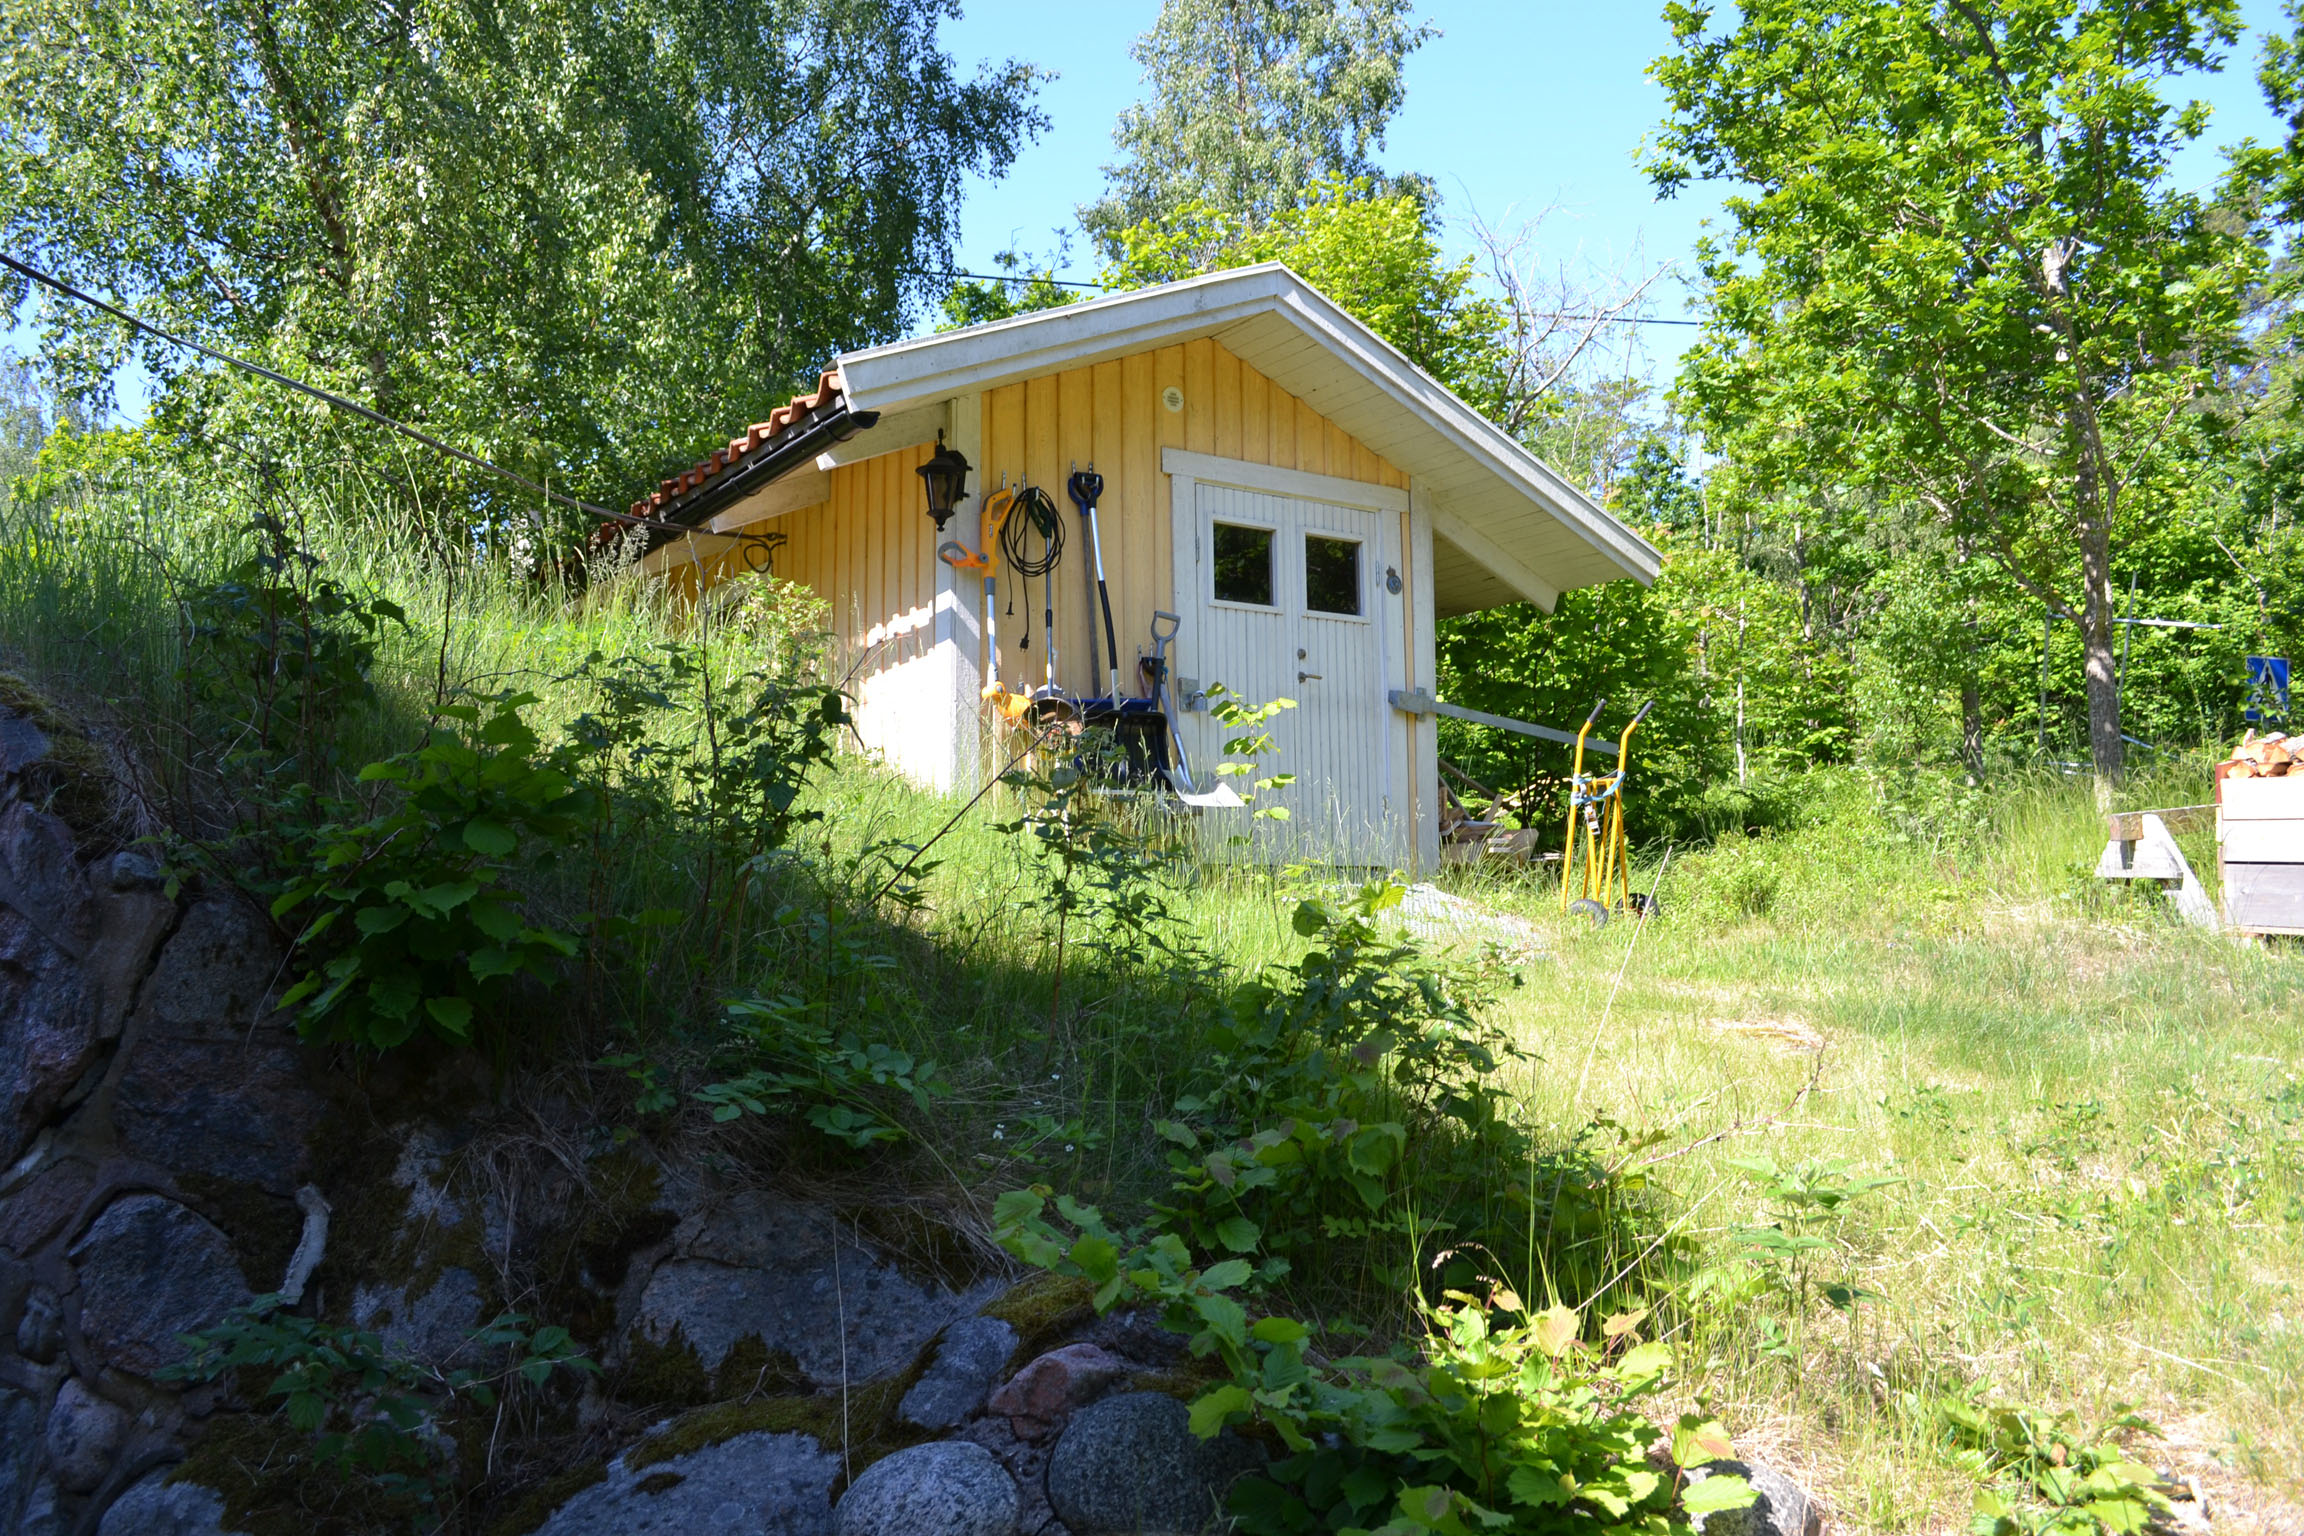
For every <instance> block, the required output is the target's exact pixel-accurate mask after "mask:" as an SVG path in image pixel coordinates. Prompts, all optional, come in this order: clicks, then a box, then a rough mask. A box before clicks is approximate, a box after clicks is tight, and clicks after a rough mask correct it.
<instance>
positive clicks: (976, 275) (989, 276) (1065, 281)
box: [911, 267, 1704, 325]
mask: <svg viewBox="0 0 2304 1536" xmlns="http://www.w3.org/2000/svg"><path fill="white" fill-rule="evenodd" d="M911 271H912V275H913V276H914V277H941V278H947V279H954V280H959V279H965V280H966V281H968V282H972V283H1023V284H1025V285H1027V286H1029V285H1030V284H1033V283H1046V284H1048V285H1049V286H1051V287H1055V288H1089V289H1093V290H1095V291H1096V292H1098V293H1124V292H1126V291H1127V290H1126V289H1122V288H1115V287H1114V286H1113V285H1112V284H1110V283H1092V282H1089V281H1087V280H1086V279H1084V278H1077V277H1056V276H1053V275H1051V274H1049V273H1046V272H1021V273H1019V272H961V271H956V270H939V269H934V268H929V267H914V268H912V269H911ZM1548 318H1551V319H1554V320H1572V321H1575V322H1577V323H1578V324H1582V323H1584V322H1587V321H1592V322H1597V323H1599V324H1602V325H1702V324H1703V323H1704V322H1703V321H1701V320H1672V319H1663V318H1657V317H1651V316H1648V315H1553V316H1550V317H1548Z"/></svg>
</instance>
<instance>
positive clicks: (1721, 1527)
mask: <svg viewBox="0 0 2304 1536" xmlns="http://www.w3.org/2000/svg"><path fill="white" fill-rule="evenodd" d="M1714 1472H1731V1473H1734V1474H1735V1475H1736V1476H1738V1477H1741V1478H1743V1479H1744V1480H1745V1481H1746V1482H1748V1483H1750V1484H1751V1485H1752V1491H1753V1492H1754V1493H1757V1494H1758V1495H1760V1497H1759V1498H1758V1499H1756V1500H1754V1501H1753V1502H1752V1503H1750V1504H1747V1505H1746V1506H1744V1508H1742V1509H1718V1510H1714V1511H1713V1512H1712V1513H1710V1514H1708V1515H1696V1516H1694V1517H1692V1519H1691V1521H1690V1523H1691V1524H1693V1525H1694V1526H1695V1527H1696V1529H1697V1530H1698V1531H1699V1532H1701V1533H1702V1536H1818V1533H1819V1532H1820V1531H1821V1530H1822V1529H1823V1524H1824V1520H1823V1516H1822V1514H1821V1513H1820V1512H1819V1511H1818V1510H1817V1508H1816V1506H1815V1505H1814V1504H1813V1503H1811V1502H1810V1501H1809V1498H1808V1495H1807V1494H1805V1493H1803V1492H1802V1491H1801V1490H1800V1487H1799V1485H1798V1484H1796V1483H1794V1482H1793V1481H1792V1480H1791V1479H1790V1478H1788V1477H1786V1476H1785V1475H1784V1474H1783V1473H1781V1472H1777V1471H1774V1470H1772V1469H1770V1468H1768V1467H1760V1466H1753V1465H1751V1464H1750V1463H1748V1462H1742V1461H1715V1462H1712V1463H1710V1464H1708V1465H1706V1466H1701V1467H1691V1468H1690V1469H1689V1471H1688V1476H1689V1479H1690V1480H1691V1481H1693V1482H1701V1481H1702V1480H1703V1479H1704V1478H1705V1477H1706V1476H1707V1475H1709V1474H1711V1473H1714Z"/></svg>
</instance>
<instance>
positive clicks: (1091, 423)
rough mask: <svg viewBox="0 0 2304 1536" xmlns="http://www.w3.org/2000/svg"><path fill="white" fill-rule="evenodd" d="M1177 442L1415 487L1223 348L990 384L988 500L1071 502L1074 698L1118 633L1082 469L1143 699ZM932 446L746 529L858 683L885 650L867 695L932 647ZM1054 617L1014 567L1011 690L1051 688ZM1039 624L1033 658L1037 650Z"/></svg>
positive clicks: (1167, 546) (969, 593)
mask: <svg viewBox="0 0 2304 1536" xmlns="http://www.w3.org/2000/svg"><path fill="white" fill-rule="evenodd" d="M1171 388H1173V389H1176V390H1179V391H1181V393H1182V396H1183V405H1182V409H1181V410H1178V411H1171V410H1169V409H1168V407H1167V403H1166V401H1165V400H1164V398H1163V396H1164V395H1165V393H1166V391H1168V390H1169V389H1171ZM1168 447H1177V448H1185V449H1189V450H1191V451H1193V452H1196V453H1208V454H1215V455H1218V456H1220V457H1223V458H1228V459H1244V460H1246V461H1248V462H1249V463H1253V464H1270V465H1274V466H1276V467H1278V468H1281V469H1299V470H1307V471H1310V472H1312V473H1314V474H1323V475H1335V476H1337V477H1339V478H1342V479H1349V480H1360V481H1365V482H1368V483H1370V484H1375V485H1384V486H1392V487H1395V488H1399V489H1406V488H1407V485H1408V477H1407V476H1406V475H1404V474H1402V473H1401V472H1400V470H1398V469H1397V468H1395V467H1394V466H1393V465H1392V464H1390V463H1388V462H1387V461H1386V460H1385V459H1384V458H1383V457H1381V456H1380V455H1378V454H1377V453H1375V452H1373V451H1372V450H1370V449H1369V448H1368V446H1367V445H1366V444H1364V443H1362V442H1360V441H1359V440H1358V439H1356V438H1354V437H1353V436H1352V435H1351V434H1349V433H1347V432H1346V431H1344V430H1343V429H1342V428H1341V427H1338V426H1337V425H1336V424H1335V423H1333V422H1331V421H1329V420H1328V419H1327V418H1326V417H1324V416H1322V415H1321V414H1320V413H1319V412H1318V411H1316V410H1314V409H1313V408H1312V407H1311V406H1309V405H1307V404H1306V403H1305V402H1303V401H1302V400H1299V399H1298V398H1296V397H1295V396H1294V395H1291V394H1289V393H1288V392H1287V391H1286V390H1284V389H1282V388H1280V387H1279V386H1278V385H1276V384H1274V383H1273V382H1272V381H1271V380H1269V379H1267V378H1265V377H1264V375H1263V374H1261V373H1259V372H1257V371H1256V370H1255V369H1254V368H1252V367H1250V366H1249V365H1248V364H1247V363H1244V362H1242V361H1241V360H1240V359H1239V358H1238V357H1236V356H1234V355H1233V354H1232V353H1231V352H1230V351H1228V350H1227V349H1226V348H1225V347H1223V346H1222V345H1221V344H1219V343H1217V342H1215V341H1210V340H1201V341H1194V342H1188V343H1186V344H1184V345H1182V346H1174V347H1161V348H1159V349H1157V350H1155V351H1150V352H1140V353H1137V354H1135V355H1134V356H1130V357H1124V358H1121V359H1119V360H1118V361H1116V362H1107V363H1098V364H1095V365H1093V366H1091V367H1086V368H1073V369H1068V370H1066V371H1064V372H1062V373H1057V374H1051V375H1046V376H1043V377H1041V378H1036V379H1030V380H1027V381H1025V382H1024V383H1021V384H1010V385H1006V386H1004V387H1002V388H999V389H993V390H987V391H986V392H985V393H984V396H983V462H982V463H980V464H978V465H977V466H976V473H975V475H974V476H973V477H972V487H973V488H978V489H981V490H983V491H985V492H990V491H993V490H996V489H998V488H999V486H1000V485H1001V483H1002V481H1003V479H1005V480H1006V482H1007V483H1008V484H1009V485H1011V486H1013V485H1014V484H1015V483H1016V482H1017V481H1018V480H1019V479H1020V478H1029V479H1030V480H1031V481H1032V482H1033V483H1035V484H1037V485H1040V486H1043V487H1045V488H1046V490H1047V491H1048V494H1049V495H1050V496H1051V497H1052V498H1053V499H1054V500H1055V502H1056V506H1057V508H1058V511H1059V512H1060V513H1061V515H1062V517H1063V519H1064V528H1065V536H1066V548H1065V554H1064V563H1063V564H1062V565H1061V566H1059V567H1058V568H1057V570H1056V573H1055V605H1056V631H1057V633H1056V639H1057V648H1058V654H1059V657H1060V660H1061V665H1060V667H1059V669H1058V673H1057V681H1058V682H1059V683H1061V684H1062V685H1063V686H1064V687H1066V688H1069V689H1072V690H1073V691H1075V692H1079V693H1101V692H1102V691H1103V689H1104V679H1103V678H1102V677H1101V676H1093V677H1092V676H1091V675H1090V673H1089V668H1088V636H1089V628H1088V626H1089V624H1090V623H1091V622H1094V623H1095V624H1096V625H1097V630H1096V643H1097V645H1098V647H1099V648H1101V646H1102V645H1103V630H1102V622H1103V621H1102V618H1101V616H1100V615H1099V614H1097V613H1096V611H1095V610H1094V609H1093V607H1092V605H1091V603H1090V601H1089V598H1088V591H1089V588H1088V583H1087V580H1086V575H1085V571H1086V568H1087V566H1088V563H1089V562H1090V561H1092V559H1093V556H1092V554H1091V552H1090V551H1089V548H1088V542H1087V537H1086V532H1085V530H1084V529H1083V528H1082V526H1081V523H1080V518H1079V515H1078V513H1077V511H1076V510H1075V509H1074V507H1073V505H1072V501H1071V498H1070V497H1069V496H1067V495H1066V494H1065V489H1064V486H1065V481H1066V480H1067V479H1068V478H1069V476H1070V473H1071V471H1072V469H1073V468H1074V466H1078V467H1080V468H1083V469H1084V468H1086V467H1087V466H1088V465H1090V464H1094V465H1095V466H1096V468H1097V471H1098V472H1099V473H1101V474H1102V475H1103V477H1104V498H1103V501H1102V503H1101V505H1100V506H1099V507H1098V510H1097V521H1098V523H1099V524H1100V525H1101V529H1102V532H1103V536H1104V537H1103V543H1104V572H1105V577H1106V579H1107V581H1108V582H1109V584H1110V586H1111V591H1112V622H1113V626H1114V628H1115V629H1116V630H1117V631H1118V634H1119V638H1120V656H1121V662H1122V666H1121V686H1122V687H1123V688H1124V689H1126V690H1128V691H1131V692H1132V691H1134V689H1135V686H1136V674H1135V657H1136V656H1137V654H1138V653H1139V652H1144V651H1149V649H1150V641H1149V632H1150V626H1151V622H1152V612H1153V610H1154V609H1156V608H1174V607H1176V606H1177V604H1176V598H1175V594H1174V592H1173V591H1172V590H1171V586H1172V582H1173V570H1174V563H1173V556H1172V550H1171V543H1170V536H1169V504H1168V477H1167V476H1166V475H1165V474H1163V473H1161V470H1160V450H1161V449H1163V448H1168ZM932 451H933V449H932V448H931V447H930V446H928V445H926V444H922V445H920V446H917V447H912V448H906V449H901V450H899V451H896V452H893V453H885V454H881V455H879V456H878V457H875V458H870V459H866V460H864V461H863V462H861V463H857V464H849V465H844V466H842V467H841V468H839V469H837V470H835V471H833V473H832V477H831V482H830V495H829V497H828V498H827V499H826V500H825V501H823V502H821V503H819V504H818V505H816V506H812V507H803V508H801V509H800V510H798V511H795V512H790V513H786V514H785V515H783V516H781V517H778V518H774V519H772V520H770V521H768V522H765V523H761V524H758V525H756V526H754V527H753V528H751V529H749V530H747V531H749V532H754V533H767V532H775V533H782V534H783V535H784V538H785V543H784V544H783V546H782V547H781V548H779V549H778V550H777V551H776V553H775V557H774V570H775V572H776V574H777V575H779V576H782V577H785V578H788V579H790V580H793V581H799V582H805V583H806V584H807V585H809V586H811V587H813V588H815V590H816V591H817V592H818V593H819V594H820V595H821V596H822V597H823V598H824V599H825V601H826V602H827V603H828V604H829V605H830V608H831V627H832V631H833V634H834V636H835V638H836V641H837V651H838V654H839V655H840V656H841V657H842V658H843V659H842V661H841V664H840V665H841V670H842V671H843V672H845V671H846V670H847V668H848V667H850V666H852V665H854V664H855V661H856V659H857V658H858V657H859V656H860V655H862V654H863V652H864V651H865V650H867V649H870V648H873V647H875V646H876V647H877V649H876V650H873V653H872V655H871V657H870V659H869V660H868V661H867V662H866V663H865V664H864V666H863V667H862V669H861V670H860V671H858V672H857V674H856V677H857V681H858V683H862V682H863V681H864V680H866V679H869V678H873V677H877V676H880V675H882V674H884V673H887V672H890V671H893V670H895V669H896V668H899V667H901V666H903V665H904V664H905V663H906V662H908V661H911V660H913V659H914V658H916V657H918V656H919V655H921V654H922V653H923V652H925V650H926V649H927V648H928V645H929V643H930V638H931V635H932V632H933V623H932V618H933V612H934V606H935V595H936V570H935V564H934V562H935V559H936V543H937V539H936V533H935V527H934V525H933V524H931V523H930V522H929V521H928V519H927V517H926V515H925V503H924V502H923V501H922V499H921V494H922V493H921V485H920V477H919V475H918V474H917V473H916V472H915V471H917V469H918V468H919V466H920V465H921V464H923V463H925V462H927V459H928V455H929V454H930V453H931V452H932ZM947 536H948V537H952V538H957V539H959V540H960V541H961V542H962V543H964V544H967V545H969V546H970V547H971V548H973V547H975V545H976V544H977V542H978V539H977V526H976V519H975V518H974V516H973V515H970V516H965V517H962V518H959V519H956V520H955V521H954V522H953V523H952V525H951V527H950V528H949V529H948V530H947ZM713 542H714V543H718V542H719V541H717V540H715V541H713ZM706 569H707V571H708V572H709V573H710V574H711V577H712V579H714V580H718V579H721V578H722V577H723V576H724V575H726V574H727V573H728V572H729V571H730V570H731V569H741V567H740V566H734V565H733V563H732V557H731V556H730V555H727V554H723V555H721V556H720V557H719V558H718V559H717V560H714V559H711V558H709V557H708V558H707V561H706ZM960 587H961V593H962V598H963V601H966V602H968V603H970V604H975V603H978V602H980V601H981V600H982V599H981V593H982V588H981V586H980V584H979V577H978V574H977V573H974V572H970V573H968V575H967V577H966V579H964V580H963V581H962V582H961V584H960ZM1045 605H1046V591H1045V588H1044V586H1043V584H1042V583H1041V582H1038V581H1035V582H1033V583H1032V584H1031V589H1030V591H1029V592H1026V591H1025V590H1023V587H1022V584H1021V583H1019V582H1017V581H1016V580H1014V579H1013V578H1012V577H1011V576H1010V575H1009V574H1008V573H1007V572H1006V571H1005V570H1003V571H1002V573H1001V579H1000V592H999V613H998V624H999V631H1000V640H1001V647H1000V650H1001V654H1000V675H1001V677H1002V678H1003V679H1004V680H1005V681H1006V682H1007V683H1008V684H1009V685H1010V686H1017V685H1019V684H1021V685H1022V686H1026V687H1032V686H1037V685H1038V684H1039V683H1040V682H1041V681H1042V680H1043V678H1044V677H1045V676H1046V665H1047V654H1048V653H1047V642H1046V639H1045V635H1044V626H1043V623H1042V613H1043V610H1044V607H1045ZM1011 608H1013V610H1014V611H1013V612H1011V611H1010V610H1011ZM1027 628H1029V633H1030V637H1031V644H1030V646H1029V647H1026V646H1025V645H1024V644H1022V641H1023V640H1024V637H1025V635H1026V632H1027Z"/></svg>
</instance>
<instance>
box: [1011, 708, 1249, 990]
mask: <svg viewBox="0 0 2304 1536" xmlns="http://www.w3.org/2000/svg"><path fill="white" fill-rule="evenodd" d="M1089 735H1093V736H1095V737H1097V738H1099V739H1101V738H1104V737H1105V735H1106V733H1104V732H1094V733H1083V737H1086V736H1089ZM1116 771H1117V769H1116V764H1115V762H1114V761H1113V760H1112V755H1111V749H1109V747H1104V748H1099V747H1098V746H1096V745H1093V744H1088V743H1085V742H1081V743H1076V751H1075V754H1074V756H1073V760H1072V761H1070V762H1068V763H1063V764H1060V765H1057V766H1055V767H1052V768H1050V769H1049V770H1047V771H1045V772H1039V771H1029V772H1028V771H1025V770H1023V769H1012V770H1010V771H1009V772H1008V773H1006V774H1004V775H1003V776H1002V778H1001V782H1002V783H1003V784H1004V785H1006V786H1007V787H1008V789H1009V790H1010V791H1012V792H1013V793H1014V795H1015V796H1016V800H1017V804H1018V812H1017V814H1016V816H1015V817H1014V818H1012V819H1010V820H1007V821H1002V822H998V823H996V824H995V825H996V826H997V828H998V830H1000V831H1002V832H1005V833H1007V834H1009V835H1011V836H1014V837H1018V838H1021V839H1023V840H1024V844H1025V846H1026V847H1027V848H1029V849H1030V850H1032V852H1033V853H1034V854H1036V855H1037V857H1036V858H1034V859H1033V860H1032V861H1031V866H1030V867H1031V868H1032V870H1033V872H1034V874H1035V876H1036V877H1037V881H1038V886H1039V889H1038V891H1037V892H1036V893H1035V894H1034V895H1033V897H1032V898H1031V901H1030V904H1031V905H1033V906H1035V907H1037V908H1038V909H1039V910H1040V913H1041V916H1042V919H1043V921H1044V923H1045V924H1046V926H1047V928H1048V931H1049V936H1050V939H1051V941H1052V958H1053V963H1052V965H1051V967H1050V975H1051V978H1052V984H1051V987H1050V994H1049V1003H1048V1008H1049V1029H1050V1033H1051V1035H1053V1034H1054V1032H1055V1028H1056V1022H1057V1020H1058V1019H1059V1018H1060V1017H1061V1013H1060V1008H1061V1004H1062V1001H1063V991H1064V967H1065V959H1066V956H1067V953H1068V950H1069V949H1070V947H1071V946H1072V945H1074V944H1078V945H1080V946H1082V947H1084V948H1087V949H1089V950H1091V951H1093V952H1096V953H1101V954H1103V955H1104V956H1106V957H1107V958H1111V957H1114V956H1122V955H1125V956H1130V957H1137V958H1141V957H1145V956H1153V955H1157V956H1160V957H1162V958H1164V959H1166V960H1168V961H1169V962H1170V963H1171V967H1172V969H1182V970H1196V969H1199V968H1201V967H1203V966H1204V965H1205V960H1204V958H1202V957H1201V956H1199V955H1198V953H1197V952H1196V951H1195V950H1194V949H1193V948H1192V947H1191V945H1190V942H1189V939H1188V937H1187V936H1186V935H1184V934H1183V933H1182V932H1181V931H1180V925H1179V924H1178V923H1177V921H1176V918H1175V914H1174V913H1173V912H1172V911H1171V910H1170V908H1169V905H1168V900H1167V893H1168V889H1169V887H1170V886H1171V885H1172V884H1173V883H1174V882H1175V881H1176V880H1177V879H1178V878H1179V875H1180V872H1181V870H1182V868H1183V865H1184V863H1185V860H1186V857H1187V854H1188V851H1189V850H1188V847H1187V845H1186V844H1185V842H1184V840H1183V839H1182V838H1181V837H1179V836H1177V835H1176V834H1175V831H1174V829H1173V828H1171V827H1168V826H1165V825H1162V824H1160V823H1159V822H1157V821H1154V822H1151V823H1150V824H1147V823H1146V822H1145V821H1144V820H1143V819H1141V818H1140V817H1139V816H1137V815H1131V814H1129V813H1128V812H1127V811H1125V810H1122V809H1121V808H1119V807H1116V806H1114V805H1112V804H1110V803H1108V802H1106V801H1104V800H1103V799H1102V798H1100V797H1098V796H1096V795H1094V794H1092V793H1091V792H1090V791H1091V790H1092V789H1093V788H1094V787H1095V786H1096V785H1097V784H1098V783H1099V782H1101V781H1103V780H1105V779H1107V778H1109V777H1112V776H1115V775H1116ZM1154 814H1157V813H1154ZM1075 929H1077V930H1078V931H1077V933H1076V932H1075Z"/></svg>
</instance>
